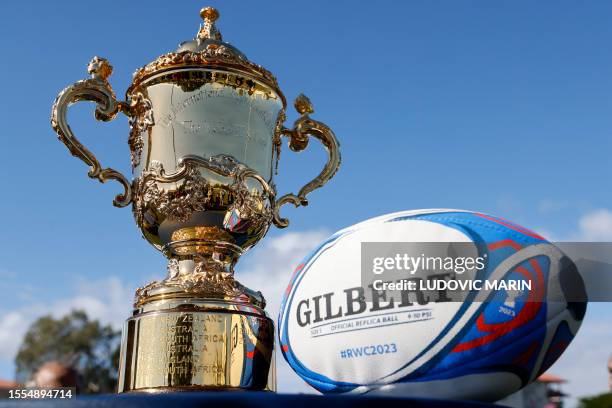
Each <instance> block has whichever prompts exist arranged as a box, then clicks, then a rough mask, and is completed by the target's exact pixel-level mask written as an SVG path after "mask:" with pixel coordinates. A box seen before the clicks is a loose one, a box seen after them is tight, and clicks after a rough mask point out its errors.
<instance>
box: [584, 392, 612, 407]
mask: <svg viewBox="0 0 612 408" xmlns="http://www.w3.org/2000/svg"><path fill="white" fill-rule="evenodd" d="M580 407H581V408H611V407H612V392H608V393H605V394H599V395H596V396H594V397H585V398H581V399H580Z"/></svg>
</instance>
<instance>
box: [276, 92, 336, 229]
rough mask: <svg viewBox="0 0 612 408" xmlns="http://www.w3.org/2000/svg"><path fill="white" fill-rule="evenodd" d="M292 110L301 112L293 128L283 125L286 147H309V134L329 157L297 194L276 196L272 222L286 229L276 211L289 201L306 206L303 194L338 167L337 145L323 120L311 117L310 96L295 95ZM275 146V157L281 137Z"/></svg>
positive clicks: (296, 150) (315, 187)
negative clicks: (286, 139)
mask: <svg viewBox="0 0 612 408" xmlns="http://www.w3.org/2000/svg"><path fill="white" fill-rule="evenodd" d="M294 106H295V110H296V111H297V112H298V113H299V114H300V115H301V116H300V118H299V119H298V120H296V121H295V123H294V124H293V129H287V128H283V129H282V131H281V134H282V135H283V136H286V137H288V138H289V148H290V149H291V150H293V151H294V152H300V151H302V150H304V149H305V148H306V147H307V146H308V138H309V136H312V137H314V138H316V139H319V140H320V141H321V143H322V144H323V146H324V147H325V149H326V150H327V153H328V156H329V158H328V160H327V163H326V164H325V167H323V170H322V171H321V173H319V175H318V176H317V177H315V178H314V179H312V180H311V181H310V182H308V183H307V184H306V185H305V186H304V187H302V188H301V189H300V191H299V192H298V194H297V195H295V194H285V195H284V196H282V197H281V198H279V199H278V201H277V202H276V204H275V205H274V210H273V213H274V225H276V226H277V227H279V228H285V227H287V226H288V225H289V220H288V219H287V218H282V217H281V216H280V214H279V211H280V207H281V206H282V205H283V204H286V203H291V204H293V205H294V206H296V207H299V206H301V205H303V206H306V205H308V199H307V198H306V195H308V194H309V193H310V192H312V191H314V190H316V189H317V188H320V187H323V186H324V185H325V184H326V183H327V182H328V181H329V180H330V179H331V178H332V177H334V175H335V174H336V172H337V171H338V168H339V167H340V144H339V143H338V139H336V136H335V135H334V132H333V131H332V130H331V129H330V128H329V126H327V125H326V124H325V123H323V122H319V121H317V120H314V119H311V118H310V116H309V115H310V114H311V113H314V108H313V106H312V103H311V102H310V99H308V97H306V95H304V94H300V95H298V97H297V98H295V102H294ZM275 145H276V146H277V157H278V156H279V155H280V148H279V146H280V140H279V139H277V140H275Z"/></svg>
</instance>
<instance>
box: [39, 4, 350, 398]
mask: <svg viewBox="0 0 612 408" xmlns="http://www.w3.org/2000/svg"><path fill="white" fill-rule="evenodd" d="M200 14H201V16H202V18H203V20H204V22H203V24H202V25H201V27H200V30H199V32H198V33H197V36H196V38H195V39H194V40H192V41H186V42H184V43H182V44H180V45H179V48H178V49H177V50H176V51H175V52H171V53H168V54H165V55H162V56H160V57H159V58H157V59H156V60H155V61H153V62H152V63H150V64H148V65H146V66H144V67H143V68H141V69H139V70H137V71H136V72H135V73H134V79H133V81H132V84H131V85H130V87H129V88H128V90H127V92H126V100H125V101H118V100H117V99H116V98H115V93H114V92H113V90H112V88H111V86H110V84H109V82H108V78H109V76H110V75H111V72H112V67H111V65H110V64H109V62H108V61H107V60H105V59H103V58H99V57H95V58H94V59H93V60H92V61H91V62H90V64H89V66H88V72H89V74H90V75H91V77H90V78H89V79H85V80H82V81H78V82H76V83H74V84H73V85H71V86H69V87H67V88H66V89H64V90H63V91H62V92H61V93H60V94H59V95H58V97H57V99H56V100H55V104H54V105H53V111H52V117H51V124H52V126H53V129H54V130H55V132H56V133H57V135H58V137H59V139H60V140H61V141H62V142H63V143H64V144H65V145H66V146H67V147H68V149H69V150H70V152H71V153H72V154H73V155H74V156H76V157H78V158H79V159H81V160H83V161H84V162H85V163H86V164H88V165H89V166H90V169H89V173H88V174H89V177H91V178H94V179H98V180H99V181H101V182H106V181H108V180H116V181H118V182H119V183H120V184H121V185H122V186H123V189H124V191H123V192H122V193H121V194H119V195H118V196H117V197H116V198H115V200H114V205H115V206H117V207H125V206H127V205H129V204H131V205H132V211H133V213H134V218H135V220H136V223H137V224H138V227H139V228H140V230H141V231H142V235H143V236H144V238H145V239H146V240H147V241H149V242H150V243H151V244H152V245H153V246H155V248H157V249H158V250H160V251H161V252H162V253H163V254H164V255H165V256H166V257H167V258H168V275H167V277H166V278H165V279H164V280H162V281H159V282H158V281H155V282H152V283H150V284H148V285H146V286H144V287H142V288H140V289H138V290H137V291H136V296H135V301H134V311H133V314H132V317H130V318H129V319H127V321H126V323H125V326H124V330H123V339H122V345H121V357H120V360H121V361H120V372H119V392H127V391H160V392H163V391H179V390H208V389H210V390H221V389H248V390H272V391H273V390H274V389H275V382H276V379H275V372H274V323H273V321H272V320H271V319H270V318H269V317H268V316H267V314H266V312H265V311H264V308H265V300H264V297H263V296H262V294H261V293H260V292H258V291H254V290H251V289H249V288H247V287H245V286H243V285H241V284H240V283H239V282H238V281H236V280H235V279H234V265H235V264H236V262H237V260H238V258H239V257H240V255H241V254H242V253H243V252H244V251H246V250H247V249H249V248H251V247H252V246H253V245H255V244H256V243H257V242H258V241H259V240H260V239H261V238H262V237H263V236H264V235H265V234H266V232H267V231H268V228H269V227H270V224H272V223H273V224H274V225H276V226H277V227H279V228H284V227H286V226H287V225H288V224H289V222H288V220H287V219H285V218H282V217H281V216H280V214H279V209H280V207H281V206H282V205H283V204H286V203H291V204H293V205H295V206H296V207H297V206H303V205H307V204H308V200H307V198H306V195H307V194H308V193H310V192H311V191H313V190H314V189H316V188H319V187H321V186H323V185H324V184H325V183H326V182H327V181H328V180H329V179H330V178H331V177H332V176H333V175H334V174H335V173H336V171H337V170H338V167H339V165H340V153H339V151H338V141H337V140H336V138H335V136H334V134H333V133H332V131H331V130H330V129H329V127H327V126H326V125H325V124H323V123H321V122H318V121H316V120H314V119H311V118H310V116H309V115H310V114H311V113H312V112H313V108H312V105H311V103H310V101H309V100H308V98H306V97H305V96H303V95H300V96H298V97H297V99H296V100H295V108H296V110H297V112H298V113H299V115H300V116H299V118H298V119H297V121H296V122H295V123H294V125H293V127H292V128H290V129H289V128H286V127H284V126H283V122H284V120H285V108H286V101H285V97H284V96H283V94H282V92H281V91H280V89H279V87H278V85H277V82H276V79H275V78H274V76H273V75H272V74H271V73H270V72H268V71H267V70H265V69H264V68H262V67H261V66H259V65H256V64H254V63H252V62H251V61H249V60H248V59H247V57H246V56H245V55H244V54H243V53H242V52H240V51H239V50H238V49H236V48H235V47H234V46H232V45H230V44H228V43H226V42H223V40H222V38H221V33H220V32H219V31H218V30H217V28H216V26H215V21H216V20H217V18H218V17H219V13H218V12H217V10H215V9H213V8H210V7H207V8H204V9H202V11H201V13H200ZM79 101H92V102H95V103H96V104H97V106H96V110H95V116H96V118H97V119H98V120H102V121H109V120H112V119H113V118H115V116H116V115H117V113H119V112H122V113H124V114H126V115H127V116H128V118H129V125H130V132H129V137H128V144H129V147H130V151H131V162H132V172H133V181H132V182H130V181H128V179H127V178H126V177H124V176H123V174H121V173H120V172H118V171H116V170H113V169H111V168H102V166H101V164H100V163H99V162H98V160H97V159H96V157H95V156H94V155H93V153H91V152H90V151H89V150H87V148H85V146H83V145H82V144H81V143H80V142H79V141H78V140H77V139H76V137H75V136H74V134H73V132H72V131H71V129H70V126H69V125H68V122H67V121H66V111H67V108H68V106H70V105H71V104H73V103H75V102H79ZM283 136H285V137H287V138H288V139H289V148H290V149H291V150H293V151H296V152H297V151H301V150H303V149H305V148H306V147H307V145H308V140H309V137H314V138H316V139H318V140H319V141H320V142H321V143H322V144H323V146H324V147H325V148H326V150H327V151H328V153H329V159H328V161H327V163H326V164H325V167H324V168H323V170H322V171H321V173H320V174H319V175H318V176H317V177H316V178H314V179H313V180H312V181H311V182H309V183H308V184H306V185H305V186H304V187H303V188H302V189H301V190H300V191H299V192H298V193H297V194H287V195H284V196H282V197H280V198H277V196H276V188H275V186H274V184H273V182H272V178H273V173H274V172H275V168H276V166H277V162H278V159H279V156H280V151H281V138H282V137H283Z"/></svg>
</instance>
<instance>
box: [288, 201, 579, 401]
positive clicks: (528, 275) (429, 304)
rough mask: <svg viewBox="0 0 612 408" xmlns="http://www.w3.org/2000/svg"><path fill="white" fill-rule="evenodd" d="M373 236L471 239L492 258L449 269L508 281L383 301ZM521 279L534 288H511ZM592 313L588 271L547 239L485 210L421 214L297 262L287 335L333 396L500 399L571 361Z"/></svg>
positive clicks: (307, 372) (399, 216)
mask: <svg viewBox="0 0 612 408" xmlns="http://www.w3.org/2000/svg"><path fill="white" fill-rule="evenodd" d="M372 242H378V243H383V242H384V243H391V242H396V243H397V242H399V243H402V242H403V243H418V242H423V243H461V244H462V245H464V246H467V247H468V249H469V251H471V252H472V253H473V256H474V258H475V259H484V260H486V263H484V264H483V265H480V266H482V267H477V266H475V265H476V264H473V265H472V266H473V267H472V268H471V269H470V270H469V271H468V272H467V273H465V274H462V275H461V276H459V274H458V273H457V272H453V271H451V273H450V275H449V276H451V277H452V276H454V277H455V278H457V279H456V280H457V281H461V280H463V281H465V280H469V281H470V282H471V283H473V282H474V281H477V280H478V281H481V282H482V281H483V280H484V281H486V282H487V283H488V282H495V283H496V284H498V285H499V286H497V287H495V288H488V289H487V290H485V288H483V287H482V286H474V287H469V288H468V289H466V290H464V291H462V292H461V297H453V296H454V295H452V294H448V293H451V292H448V293H446V294H444V293H442V292H440V291H437V290H433V289H431V288H430V289H431V290H430V292H429V295H428V296H421V297H418V296H416V297H414V296H413V297H412V298H410V299H412V300H411V301H409V300H408V299H409V298H408V295H407V296H406V298H405V299H401V298H400V297H397V296H396V297H395V299H391V298H390V297H386V298H382V297H381V295H380V292H378V294H377V293H376V292H374V291H375V289H374V288H373V287H372V286H371V285H369V286H366V285H364V281H363V270H362V267H363V265H362V255H363V253H362V248H364V247H363V244H364V243H372ZM455 266H456V265H455ZM433 269H434V271H420V272H419V273H424V275H419V276H420V277H418V278H416V277H415V278H414V280H419V279H420V280H421V281H427V280H428V279H429V278H431V276H430V275H428V274H432V273H438V272H439V271H435V268H433ZM453 274H454V275H453ZM449 279H450V278H449ZM451 280H452V279H451ZM514 281H515V282H519V283H522V284H524V285H523V287H522V288H519V289H518V290H517V288H515V287H508V286H507V284H508V283H509V282H514ZM567 282H572V283H571V285H568V284H567ZM464 289H465V288H464ZM411 290H412V295H415V293H416V292H415V290H416V291H418V288H417V289H415V288H414V287H412V289H411ZM432 290H433V291H432ZM369 291H373V293H370V292H369ZM568 291H570V292H572V293H569V292H568ZM432 293H434V295H431V294H432ZM436 293H438V295H436ZM453 293H454V292H453ZM412 295H411V296H412ZM372 296H374V297H376V296H378V298H376V299H373V298H372ZM381 299H382V301H381ZM381 302H382V303H381ZM585 312H586V292H585V290H584V285H583V284H582V280H581V278H580V276H579V272H578V271H577V269H576V267H575V265H574V263H573V262H572V261H571V260H570V259H569V258H568V257H567V256H565V255H564V254H563V253H562V252H561V251H560V250H559V249H558V248H557V247H556V246H554V245H553V244H551V243H550V242H549V241H547V240H546V239H545V238H543V237H541V236H540V235H538V234H536V233H534V232H532V231H530V230H527V229H525V228H522V227H520V226H518V225H516V224H514V223H511V222H509V221H506V220H503V219H501V218H497V217H494V216H490V215H486V214H482V213H478V212H472V211H463V210H445V209H434V210H416V211H405V212H399V213H394V214H389V215H385V216H381V217H377V218H373V219H370V220H367V221H365V222H362V223H359V224H356V225H354V226H351V227H349V228H346V229H343V230H341V231H339V232H337V233H335V234H333V235H332V236H331V237H329V238H328V239H326V240H325V241H324V242H322V243H321V244H320V245H319V246H318V247H317V248H316V249H315V250H313V251H312V252H311V253H310V254H309V255H308V256H306V258H305V259H304V260H303V261H302V262H301V263H300V264H299V265H297V267H296V268H295V269H294V272H293V275H292V277H291V279H290V282H289V285H288V287H287V289H286V291H285V293H284V296H283V300H282V304H281V309H280V313H279V322H278V330H279V339H280V344H281V350H282V353H283V356H284V357H285V359H286V360H287V362H288V364H289V365H290V366H291V367H292V368H293V370H295V372H296V373H297V374H298V375H299V376H300V377H301V378H303V379H304V380H305V381H306V382H307V383H308V384H310V385H311V386H313V387H314V388H316V389H317V390H319V391H321V392H323V393H358V394H387V395H389V394H390V395H398V396H423V397H429V398H431V397H437V398H450V399H472V400H480V401H497V400H499V399H502V398H504V397H506V396H507V395H509V394H511V393H513V392H516V391H518V390H519V389H520V388H522V387H524V386H525V385H527V384H529V383H530V382H532V381H534V380H535V379H536V378H537V377H538V376H540V375H541V374H542V373H543V372H544V371H546V370H547V369H548V368H549V367H550V366H551V365H552V364H553V363H554V362H555V361H556V360H557V359H558V358H559V356H560V355H561V354H562V353H563V351H564V350H565V349H566V347H567V346H568V345H569V343H570V341H571V340H572V339H573V337H574V336H575V335H576V332H577V331H578V329H579V327H580V324H581V322H582V319H583V317H584V314H585Z"/></svg>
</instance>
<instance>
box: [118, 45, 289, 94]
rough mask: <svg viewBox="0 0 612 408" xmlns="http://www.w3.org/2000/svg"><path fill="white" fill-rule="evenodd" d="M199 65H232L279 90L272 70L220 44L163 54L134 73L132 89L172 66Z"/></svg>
mask: <svg viewBox="0 0 612 408" xmlns="http://www.w3.org/2000/svg"><path fill="white" fill-rule="evenodd" d="M198 65H200V66H201V65H212V66H214V65H223V66H231V67H233V68H235V69H237V70H239V71H242V72H245V73H246V74H250V75H253V76H254V77H255V78H257V79H260V80H262V82H264V83H265V84H267V85H268V86H270V87H272V88H273V89H274V90H278V82H277V80H276V78H275V77H274V75H272V73H271V72H270V71H268V70H266V69H265V68H263V67H262V66H261V65H257V64H255V63H253V62H251V61H249V60H247V59H246V58H245V57H244V55H242V54H241V53H239V52H236V51H234V50H232V49H231V48H229V47H226V46H224V45H219V44H209V45H208V46H207V47H206V48H205V49H204V50H202V51H198V52H194V51H181V52H169V53H167V54H163V55H161V56H160V57H159V58H157V59H156V60H155V61H153V62H151V63H150V64H147V65H145V66H144V67H142V68H140V69H138V70H137V71H136V72H135V73H134V82H133V85H132V87H131V88H130V90H131V89H133V88H134V87H135V86H137V84H139V83H140V82H142V81H143V80H144V79H145V78H147V77H149V76H151V75H152V74H154V73H158V72H162V71H166V70H169V69H172V68H180V67H190V66H198ZM128 92H129V90H128ZM279 93H280V91H279Z"/></svg>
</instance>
